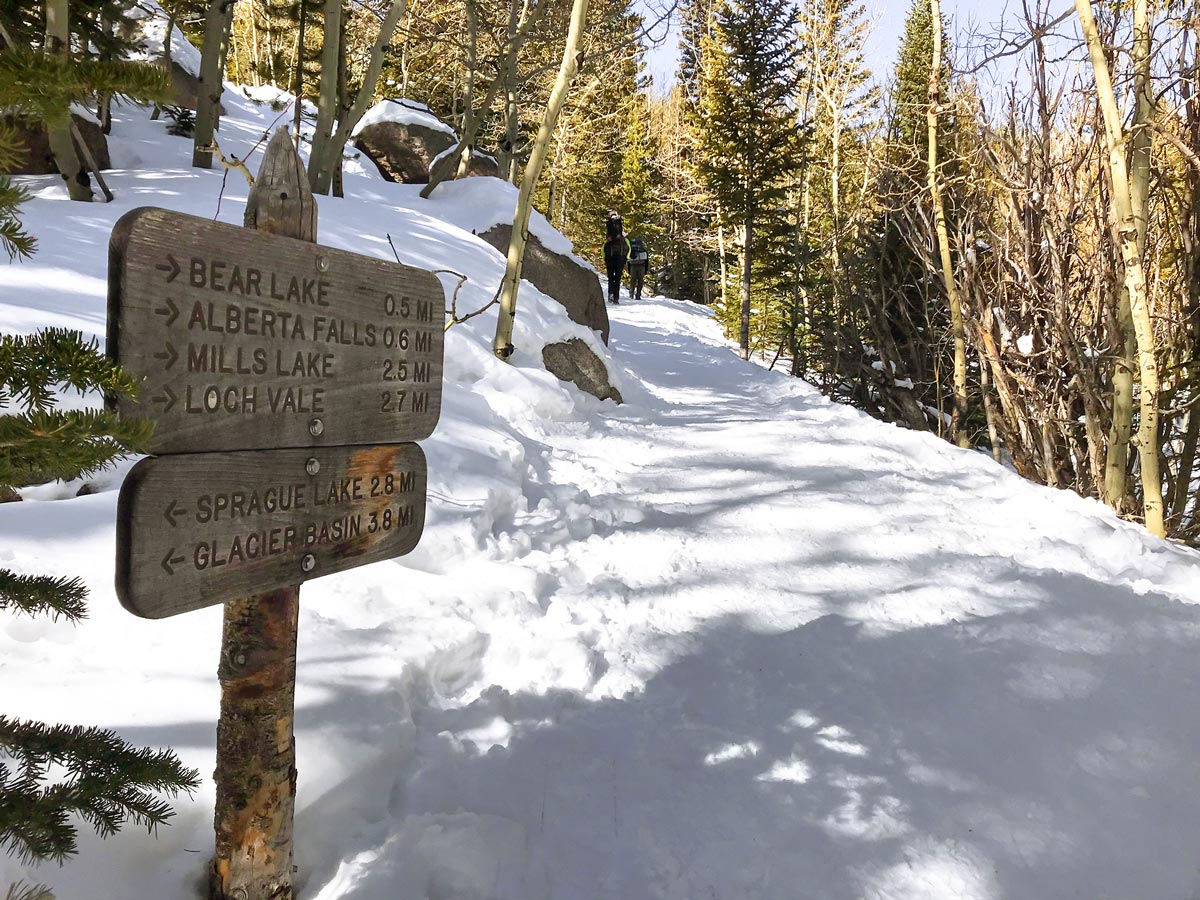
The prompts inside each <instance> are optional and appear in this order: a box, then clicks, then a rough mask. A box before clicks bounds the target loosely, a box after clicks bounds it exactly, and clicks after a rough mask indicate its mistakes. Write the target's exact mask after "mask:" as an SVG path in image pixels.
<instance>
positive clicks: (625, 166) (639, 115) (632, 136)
mask: <svg viewBox="0 0 1200 900" xmlns="http://www.w3.org/2000/svg"><path fill="white" fill-rule="evenodd" d="M628 109H629V113H628V122H629V127H628V128H627V129H626V132H625V151H624V153H623V154H622V155H621V206H620V209H621V212H622V213H623V215H624V220H625V233H626V234H629V235H630V236H633V237H640V238H642V240H644V241H645V242H646V243H647V244H649V245H654V244H656V243H657V241H658V239H659V238H660V237H661V235H662V230H661V228H660V227H659V225H658V222H659V220H660V219H661V217H662V210H661V200H660V197H659V191H658V185H659V184H660V183H661V176H660V174H659V172H658V171H657V166H656V160H657V157H658V148H657V146H656V144H657V141H656V138H655V135H654V134H653V133H652V132H651V131H650V98H649V97H648V96H647V95H646V94H645V93H643V92H641V91H639V92H637V93H635V94H634V95H633V96H632V97H631V98H630V99H629V104H628Z"/></svg>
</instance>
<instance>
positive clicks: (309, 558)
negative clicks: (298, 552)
mask: <svg viewBox="0 0 1200 900" xmlns="http://www.w3.org/2000/svg"><path fill="white" fill-rule="evenodd" d="M316 567H317V558H316V557H315V556H313V555H312V554H311V553H305V554H304V559H302V560H300V568H301V569H303V570H304V571H305V572H311V571H312V570H313V569H315V568H316Z"/></svg>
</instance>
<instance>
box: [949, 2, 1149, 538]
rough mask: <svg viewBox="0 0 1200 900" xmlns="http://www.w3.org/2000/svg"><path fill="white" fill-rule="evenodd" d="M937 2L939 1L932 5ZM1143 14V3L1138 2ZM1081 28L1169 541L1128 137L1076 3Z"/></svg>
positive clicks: (1143, 433) (1140, 434)
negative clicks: (1105, 154) (1101, 122)
mask: <svg viewBox="0 0 1200 900" xmlns="http://www.w3.org/2000/svg"><path fill="white" fill-rule="evenodd" d="M932 2H937V0H932ZM1138 2H1139V4H1140V5H1141V7H1142V9H1143V10H1144V9H1145V0H1138ZM1075 10H1076V12H1077V14H1078V16H1079V24H1080V27H1081V28H1082V30H1083V37H1084V40H1085V41H1086V42H1087V48H1088V55H1089V56H1090V58H1091V62H1092V69H1093V72H1094V74H1095V81H1096V98H1097V100H1098V101H1099V104H1100V111H1101V113H1102V115H1103V117H1104V136H1105V142H1106V144H1107V147H1108V170H1109V175H1110V177H1111V179H1112V200H1111V207H1112V216H1113V218H1114V220H1115V221H1114V224H1115V226H1116V230H1117V235H1118V239H1119V240H1120V244H1121V247H1120V249H1121V261H1122V263H1123V265H1124V270H1125V275H1124V281H1125V290H1126V291H1127V292H1128V295H1129V313H1130V317H1131V319H1132V322H1133V329H1134V336H1135V338H1136V341H1137V357H1138V374H1139V377H1140V381H1141V398H1140V410H1139V412H1140V417H1139V421H1138V429H1137V451H1138V461H1139V463H1140V465H1141V475H1142V497H1143V501H1142V510H1143V515H1144V517H1145V522H1146V528H1147V529H1148V530H1149V531H1150V533H1151V534H1154V535H1157V536H1158V537H1164V536H1165V535H1166V529H1165V525H1164V521H1163V501H1162V480H1161V477H1160V475H1159V465H1158V394H1159V387H1158V361H1157V359H1156V356H1155V348H1154V327H1153V324H1152V323H1151V321H1150V306H1149V297H1148V295H1147V289H1146V276H1145V271H1144V270H1143V268H1142V254H1141V252H1140V248H1139V240H1138V235H1139V230H1138V222H1137V218H1136V215H1135V209H1134V205H1133V194H1132V188H1131V185H1130V179H1129V173H1128V170H1127V169H1126V165H1125V133H1124V125H1123V121H1122V116H1121V112H1120V110H1119V109H1118V108H1117V98H1116V94H1115V92H1114V91H1113V84H1112V76H1111V75H1110V74H1109V69H1108V60H1107V59H1105V56H1104V45H1103V43H1102V42H1101V40H1100V32H1099V29H1098V28H1097V27H1096V18H1095V16H1094V15H1093V14H1092V6H1091V2H1090V0H1075Z"/></svg>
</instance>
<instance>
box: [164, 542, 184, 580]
mask: <svg viewBox="0 0 1200 900" xmlns="http://www.w3.org/2000/svg"><path fill="white" fill-rule="evenodd" d="M174 554H175V548H174V547H172V548H171V549H170V550H168V551H167V555H166V556H164V557H163V558H162V567H163V568H164V569H166V572H167V574H168V575H174V574H175V570H174V569H173V568H172V566H177V565H179V564H180V563H181V562H183V561H184V560H185V559H187V557H185V556H175V555H174Z"/></svg>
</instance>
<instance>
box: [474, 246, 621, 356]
mask: <svg viewBox="0 0 1200 900" xmlns="http://www.w3.org/2000/svg"><path fill="white" fill-rule="evenodd" d="M479 237H481V238H482V239H483V240H485V241H487V242H488V243H489V244H491V245H492V246H493V247H495V248H496V249H497V250H499V251H500V252H501V253H507V252H508V241H509V238H510V237H512V226H511V225H494V226H492V227H491V228H489V229H488V230H487V231H485V232H483V233H482V234H481V235H479ZM521 277H522V278H524V279H525V280H526V281H528V282H529V283H530V284H532V285H533V286H534V287H536V288H537V289H538V290H539V291H541V292H542V293H543V294H545V295H547V296H548V297H553V298H554V299H556V300H557V301H558V302H559V303H561V304H562V305H563V306H564V307H565V308H566V310H567V315H568V316H570V318H571V321H572V322H578V323H579V324H580V325H586V326H587V327H588V328H590V329H592V330H593V331H598V332H600V339H601V340H602V341H604V343H606V344H607V343H608V307H606V306H605V305H604V292H603V291H602V290H601V289H600V282H599V280H598V279H597V278H596V273H595V272H594V271H593V270H592V269H588V268H584V267H583V266H582V265H580V264H579V263H578V262H576V261H575V260H574V259H572V258H571V257H569V256H563V255H561V254H559V253H553V252H551V251H550V250H547V249H546V247H545V246H544V245H543V244H542V242H541V241H539V240H538V238H537V235H535V234H530V235H529V243H527V244H526V245H525V261H524V262H523V263H522V265H521Z"/></svg>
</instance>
